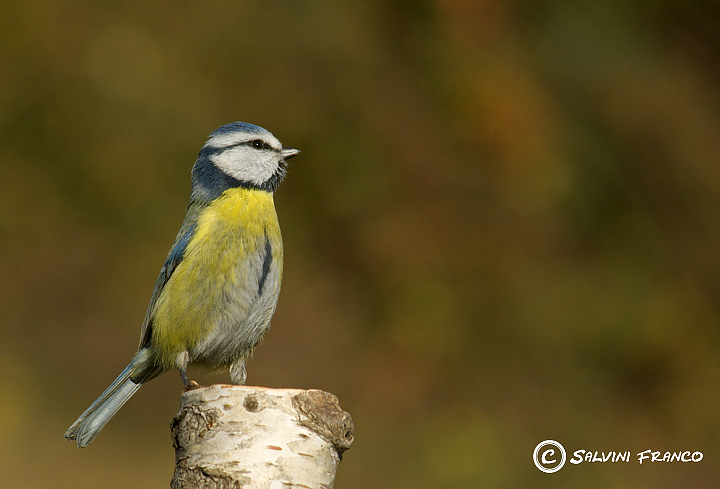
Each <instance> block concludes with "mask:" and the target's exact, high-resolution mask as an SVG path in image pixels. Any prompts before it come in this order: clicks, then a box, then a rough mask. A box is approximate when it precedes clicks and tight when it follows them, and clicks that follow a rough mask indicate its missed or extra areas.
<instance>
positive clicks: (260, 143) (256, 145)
mask: <svg viewBox="0 0 720 489" xmlns="http://www.w3.org/2000/svg"><path fill="white" fill-rule="evenodd" d="M250 144H251V145H252V147H253V148H255V149H263V148H264V147H265V143H264V142H263V141H262V140H261V139H256V140H254V141H253V142H252V143H250Z"/></svg>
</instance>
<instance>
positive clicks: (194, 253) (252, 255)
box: [152, 188, 283, 368]
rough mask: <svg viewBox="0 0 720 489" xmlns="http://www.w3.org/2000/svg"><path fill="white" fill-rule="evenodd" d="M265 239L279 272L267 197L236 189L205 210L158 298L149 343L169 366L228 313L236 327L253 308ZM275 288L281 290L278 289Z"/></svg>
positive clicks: (274, 221)
mask: <svg viewBox="0 0 720 489" xmlns="http://www.w3.org/2000/svg"><path fill="white" fill-rule="evenodd" d="M266 240H267V241H268V242H269V243H270V244H271V248H272V261H273V263H274V264H275V266H277V267H278V268H279V270H280V273H282V258H283V256H282V254H283V249H282V238H281V235H280V227H279V225H278V220H277V214H276V212H275V205H274V203H273V196H272V194H271V193H268V192H264V191H261V190H248V189H242V188H235V189H230V190H227V191H225V192H224V193H223V195H222V196H221V197H219V198H218V199H216V200H215V201H214V202H213V203H212V204H211V205H209V206H208V207H207V208H205V209H204V210H203V211H202V212H201V213H200V215H199V216H198V220H197V224H196V228H195V233H194V235H193V238H192V239H191V240H190V242H189V243H188V246H187V248H186V250H185V254H184V257H183V260H182V262H181V263H180V264H179V265H178V266H177V268H176V269H175V271H174V272H173V274H172V276H171V277H170V279H169V280H168V282H167V284H166V285H165V288H164V289H163V292H162V294H161V295H160V297H159V298H158V301H157V304H156V305H155V309H154V313H153V316H154V318H153V331H152V345H153V347H154V349H155V351H156V354H157V355H158V360H159V363H161V364H163V365H164V366H166V367H167V368H171V367H172V366H173V364H174V362H175V359H176V357H177V355H178V354H179V353H180V352H183V351H188V350H192V348H193V347H194V346H195V345H197V344H198V343H200V342H202V341H203V340H204V339H205V338H207V337H208V336H209V335H210V333H211V332H212V331H213V328H215V327H216V326H217V325H218V324H220V323H223V322H227V320H228V318H227V315H228V314H231V315H233V316H237V317H233V318H232V320H234V321H237V323H238V324H240V323H242V321H243V317H242V316H243V314H247V311H248V310H249V309H250V308H251V306H252V302H253V300H254V297H255V296H254V294H255V293H256V290H257V285H256V284H257V276H258V273H260V271H261V268H262V260H263V256H264V250H265V243H266ZM278 287H279V286H278Z"/></svg>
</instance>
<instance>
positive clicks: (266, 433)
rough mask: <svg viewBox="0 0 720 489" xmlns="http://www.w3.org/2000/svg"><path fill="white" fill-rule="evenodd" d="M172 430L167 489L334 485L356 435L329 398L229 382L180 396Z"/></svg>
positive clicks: (277, 488) (283, 488)
mask: <svg viewBox="0 0 720 489" xmlns="http://www.w3.org/2000/svg"><path fill="white" fill-rule="evenodd" d="M171 429H172V438H173V446H174V447H175V461H176V464H175V474H174V476H173V479H172V482H171V487H172V488H173V489H180V488H185V489H189V488H199V487H202V488H208V489H209V488H235V487H237V488H240V487H242V488H243V489H256V488H257V489H259V488H263V489H288V488H295V487H297V488H318V489H321V488H322V489H327V488H332V487H333V483H334V480H335V472H336V470H337V466H338V464H339V463H340V459H341V457H342V453H343V452H344V451H345V450H347V449H348V448H350V445H351V444H352V441H353V433H354V425H353V423H352V419H351V417H350V414H348V413H347V412H345V411H343V410H342V409H340V405H339V404H338V400H337V398H336V397H335V396H333V395H332V394H329V393H327V392H323V391H319V390H300V389H269V388H265V387H248V386H235V385H211V386H209V387H200V388H197V389H194V390H191V391H188V392H185V393H184V394H183V396H182V404H181V406H180V411H179V412H178V414H177V415H176V416H175V418H174V419H173V422H172V426H171Z"/></svg>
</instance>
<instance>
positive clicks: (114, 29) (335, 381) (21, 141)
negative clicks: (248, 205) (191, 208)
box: [0, 0, 720, 489]
mask: <svg viewBox="0 0 720 489" xmlns="http://www.w3.org/2000/svg"><path fill="white" fill-rule="evenodd" d="M719 56H720V4H718V2H717V1H712V2H711V1H706V2H700V1H686V2H671V1H667V0H655V1H652V2H650V1H643V0H622V1H619V0H607V1H602V2H600V1H587V0H572V1H570V0H567V1H544V2H526V1H521V0H518V1H514V2H513V1H508V0H482V1H470V0H437V1H416V2H412V1H409V0H383V1H380V0H375V1H370V0H362V1H348V2H330V1H321V0H316V1H305V2H293V1H276V0H273V1H264V2H241V1H209V2H194V1H155V2H139V1H116V2H89V1H69V0H32V1H27V2H4V3H3V5H2V7H0V189H1V190H0V251H2V253H0V271H1V273H0V287H1V292H2V293H1V294H0V304H1V306H2V311H3V319H2V322H1V326H0V328H1V331H2V342H1V344H0V392H1V393H2V394H1V396H2V402H1V403H0V478H1V479H2V485H3V487H31V488H35V487H37V488H39V487H54V488H95V487H104V488H127V487H133V488H156V487H168V484H169V481H170V478H171V476H172V470H173V464H174V459H173V457H174V454H173V450H172V448H171V443H170V436H169V422H170V419H171V418H172V416H173V415H174V413H175V412H176V410H177V408H178V406H179V397H180V392H181V388H182V384H181V381H180V378H179V376H178V375H177V374H176V373H170V374H166V375H164V376H162V377H160V378H158V379H156V380H154V381H153V382H152V383H150V384H149V385H147V386H146V387H145V388H143V389H142V390H141V391H140V392H139V393H138V394H137V395H136V396H135V397H134V398H133V399H132V400H131V401H130V402H129V403H128V404H127V405H126V407H125V408H123V410H122V411H120V413H119V414H118V415H117V417H116V418H115V419H114V420H113V421H112V422H111V423H110V424H109V425H108V426H107V428H106V429H105V430H104V431H103V433H102V434H101V435H100V436H99V437H98V439H97V440H96V441H95V442H94V443H93V444H92V445H91V446H90V447H89V448H88V449H86V450H78V449H77V448H75V446H74V445H73V444H71V443H69V442H67V441H65V440H64V439H63V437H62V435H63V433H64V432H65V429H66V428H67V427H68V426H69V425H70V423H71V422H72V421H74V420H75V418H76V417H77V416H78V415H79V414H80V413H81V412H82V411H83V410H84V409H85V408H86V407H87V406H88V405H89V404H90V403H91V402H92V401H93V400H94V399H95V397H96V396H97V395H99V394H100V392H102V390H103V389H104V388H105V387H106V386H107V385H108V384H109V382H110V381H111V380H112V379H114V378H115V375H116V374H118V373H119V372H120V370H121V369H122V368H123V367H124V366H125V365H126V364H127V363H128V361H129V360H130V358H131V357H132V355H133V353H134V351H135V348H136V346H137V341H138V338H139V333H140V325H141V322H142V319H143V316H144V314H145V308H146V306H147V302H148V300H149V297H150V293H151V291H152V287H153V285H154V282H155V278H156V276H157V273H158V271H159V269H160V266H161V264H162V262H163V260H164V258H165V254H166V253H167V250H168V248H169V246H170V244H171V243H172V241H173V238H174V236H175V233H176V231H177V229H178V227H179V225H180V222H181V220H182V217H183V214H184V209H185V205H186V203H187V198H188V195H189V182H190V173H189V171H190V168H191V166H192V164H193V162H194V160H195V156H196V154H197V152H198V151H199V149H200V147H201V146H202V144H203V143H204V141H205V139H206V137H207V135H208V134H209V133H210V132H211V131H212V130H214V129H215V128H216V127H218V126H220V125H221V124H224V123H227V122H230V121H234V120H241V121H248V122H252V123H255V124H258V125H261V126H263V127H266V128H268V129H269V130H271V131H272V132H273V133H274V134H275V135H276V136H278V137H279V138H280V140H281V141H282V142H283V143H284V144H286V145H289V146H294V147H298V148H300V149H302V151H303V152H302V155H301V156H299V157H297V158H296V159H293V160H292V162H291V168H290V172H289V174H288V177H287V179H286V181H285V183H284V184H283V186H282V187H281V188H280V190H279V192H278V194H277V196H276V205H277V208H278V214H279V216H280V221H281V225H282V229H283V234H284V239H285V245H286V252H285V253H286V268H285V276H284V284H283V291H282V293H281V296H280V302H279V306H278V311H277V314H276V316H275V319H274V321H273V327H272V328H271V330H270V332H269V333H268V334H267V335H266V341H265V343H264V344H263V345H262V346H261V347H260V348H258V349H257V350H256V353H255V356H254V358H253V359H252V360H251V361H250V362H249V365H248V372H249V378H248V383H249V384H251V385H265V386H272V387H301V388H320V389H324V390H327V391H330V392H333V393H334V394H336V395H337V396H338V397H339V398H340V401H341V404H342V406H343V408H344V409H346V410H348V411H349V412H350V413H351V414H352V416H353V418H354V421H355V423H356V426H357V430H356V442H355V445H354V446H353V448H352V449H351V450H350V451H349V452H347V454H346V456H345V459H344V460H343V462H342V464H341V466H340V468H339V472H338V479H337V481H336V487H338V488H339V489H354V488H368V487H380V488H385V487H387V488H438V487H441V488H450V489H452V488H468V487H504V488H526V487H539V488H542V487H553V488H571V487H584V488H610V487H611V488H674V487H696V488H705V487H708V488H709V487H717V481H718V480H720V463H718V461H719V460H720V458H719V457H720V394H719V386H720V214H719V213H718V210H719V209H720V164H719V156H720V89H719V87H720V64H719V63H718V59H720V58H719ZM193 377H194V378H196V379H197V380H200V381H203V382H227V376H226V375H215V376H208V375H205V374H201V373H198V372H193ZM547 438H552V439H555V440H558V441H560V442H561V443H563V444H564V445H565V447H566V449H568V450H569V451H570V452H572V451H574V450H577V449H585V450H591V451H595V450H598V451H611V450H614V451H631V452H632V461H631V462H630V463H618V464H611V463H606V464H599V463H596V464H589V463H586V464H582V465H579V466H574V465H570V464H568V465H567V466H566V467H565V468H564V469H562V470H561V471H560V472H558V473H556V474H553V475H546V474H543V473H541V472H540V471H538V470H537V469H536V468H535V466H534V465H533V462H532V452H533V449H534V447H535V446H536V444H537V443H538V442H540V441H542V440H545V439H547ZM646 449H652V450H659V451H663V452H664V451H680V450H690V451H701V452H703V454H704V459H703V460H702V462H700V463H686V464H683V463H673V464H658V463H656V464H653V465H650V464H648V463H647V462H646V463H645V464H643V465H639V464H638V463H637V457H636V454H637V452H640V451H642V450H646Z"/></svg>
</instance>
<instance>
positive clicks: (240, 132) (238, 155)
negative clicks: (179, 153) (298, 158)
mask: <svg viewBox="0 0 720 489" xmlns="http://www.w3.org/2000/svg"><path fill="white" fill-rule="evenodd" d="M298 153H300V150H297V149H294V148H288V147H285V146H283V145H282V144H280V141H278V139H277V138H276V137H275V136H273V135H272V133H271V132H270V131H268V130H266V129H263V128H262V127H259V126H255V125H253V124H248V123H247V122H232V123H230V124H226V125H224V126H220V127H219V128H218V129H216V130H215V131H213V132H212V133H211V134H210V137H209V139H208V141H207V142H206V143H205V145H204V146H203V148H202V149H201V150H200V153H199V154H198V159H197V161H196V162H195V166H194V167H193V193H195V194H198V195H197V196H198V197H205V198H217V197H219V196H220V195H221V194H222V192H224V191H225V190H227V189H228V188H233V187H246V188H254V189H259V190H265V191H267V192H274V191H275V189H276V188H277V186H278V185H279V184H280V182H281V181H282V179H283V177H284V176H285V172H286V169H287V160H289V159H290V158H292V157H293V156H295V155H297V154H298Z"/></svg>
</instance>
